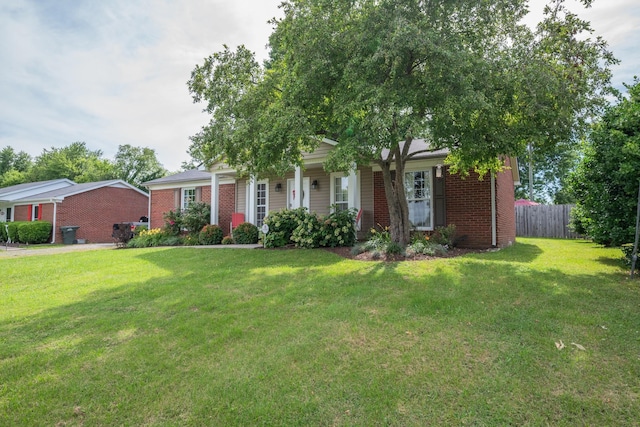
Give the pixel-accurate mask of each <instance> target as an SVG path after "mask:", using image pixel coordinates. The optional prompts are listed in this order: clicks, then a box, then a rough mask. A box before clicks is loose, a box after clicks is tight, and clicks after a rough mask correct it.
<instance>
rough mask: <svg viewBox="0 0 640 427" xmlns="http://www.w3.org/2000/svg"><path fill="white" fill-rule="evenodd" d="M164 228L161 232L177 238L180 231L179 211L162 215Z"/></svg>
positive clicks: (180, 215) (180, 218)
mask: <svg viewBox="0 0 640 427" xmlns="http://www.w3.org/2000/svg"><path fill="white" fill-rule="evenodd" d="M162 219H163V220H164V226H163V227H162V230H163V231H164V232H165V234H167V235H171V236H178V235H179V234H180V232H181V231H182V212H181V211H179V210H176V211H173V210H171V211H169V212H165V213H164V214H163V215H162Z"/></svg>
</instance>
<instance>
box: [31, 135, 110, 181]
mask: <svg viewBox="0 0 640 427" xmlns="http://www.w3.org/2000/svg"><path fill="white" fill-rule="evenodd" d="M29 175H30V181H31V182H36V181H47V180H50V179H60V178H67V179H70V180H72V181H75V182H78V183H83V182H92V181H102V180H106V179H113V178H114V177H115V172H114V169H113V165H112V164H111V162H110V161H109V160H107V159H104V158H103V157H102V151H100V150H90V149H88V148H87V145H86V143H84V142H74V143H72V144H70V145H68V146H66V147H62V148H56V147H52V148H51V149H50V150H47V149H44V150H42V154H40V155H39V156H37V157H36V159H35V162H34V164H33V167H32V168H31V171H30V174H29Z"/></svg>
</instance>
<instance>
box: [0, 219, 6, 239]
mask: <svg viewBox="0 0 640 427" xmlns="http://www.w3.org/2000/svg"><path fill="white" fill-rule="evenodd" d="M5 225H7V224H6V223H4V222H0V242H6V241H7V228H6V227H5Z"/></svg>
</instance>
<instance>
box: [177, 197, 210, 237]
mask: <svg viewBox="0 0 640 427" xmlns="http://www.w3.org/2000/svg"><path fill="white" fill-rule="evenodd" d="M210 222H211V206H209V205H208V204H207V203H204V202H195V203H191V204H190V205H189V207H188V208H187V209H185V210H184V212H182V218H181V224H182V227H183V228H184V229H185V230H187V233H188V234H190V235H192V236H193V235H198V234H199V233H200V230H202V227H204V226H205V225H208V224H209V223H210Z"/></svg>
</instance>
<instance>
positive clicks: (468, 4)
mask: <svg viewBox="0 0 640 427" xmlns="http://www.w3.org/2000/svg"><path fill="white" fill-rule="evenodd" d="M582 3H583V4H584V5H585V6H589V5H590V4H591V3H592V0H582ZM281 7H282V8H283V10H284V17H283V18H282V19H279V20H273V21H272V23H273V26H274V31H273V33H272V35H271V37H270V40H269V42H270V48H271V51H270V57H269V60H268V61H267V62H266V63H265V65H264V66H263V67H261V66H260V65H259V64H258V63H257V62H256V60H255V58H254V55H253V54H252V53H251V52H249V51H248V50H247V49H246V48H244V47H242V46H241V47H239V48H238V49H237V50H236V51H231V50H230V49H229V48H226V47H225V49H224V51H222V52H218V53H215V54H213V55H212V56H210V57H208V58H206V59H205V61H204V63H203V64H202V65H198V66H196V68H195V69H194V70H193V72H192V74H191V79H190V80H189V82H188V85H189V90H190V91H191V93H192V95H193V99H194V101H195V102H201V101H204V102H206V104H207V106H206V111H207V112H208V113H209V114H211V121H210V123H209V124H208V125H207V126H205V127H204V128H203V129H202V131H201V132H200V133H198V134H197V135H195V136H194V137H192V145H191V147H190V153H191V155H192V157H193V158H195V159H199V160H201V161H204V162H205V163H206V164H209V165H210V164H212V163H213V162H216V161H220V160H224V161H225V162H227V163H228V164H229V165H231V166H233V167H235V168H237V169H238V170H240V171H242V172H247V173H253V174H258V175H260V174H266V173H276V174H279V175H283V174H284V173H286V172H287V171H289V170H290V169H291V168H292V167H293V166H295V165H302V164H303V159H302V153H303V152H309V151H313V150H314V149H315V148H316V147H317V146H318V144H319V141H321V140H322V139H323V138H329V139H331V140H333V141H336V142H337V143H338V144H337V146H336V148H335V149H334V150H333V151H332V153H331V154H330V157H329V158H328V160H327V162H326V164H325V169H327V170H328V171H347V170H350V169H352V168H353V167H354V165H355V164H363V165H365V164H366V165H368V164H371V163H374V164H377V165H378V166H379V167H380V168H381V170H382V175H383V179H384V189H385V195H386V199H387V204H388V206H389V215H390V222H391V224H390V233H391V239H392V240H393V241H394V242H396V243H397V244H399V245H401V246H406V244H407V243H408V242H409V240H410V229H411V224H410V222H409V208H408V205H407V200H406V194H405V191H406V190H405V182H404V179H405V176H404V168H405V164H406V162H407V161H409V160H411V159H412V158H413V157H415V156H416V155H419V154H421V153H424V151H425V150H422V151H420V150H416V149H415V144H414V140H415V139H418V138H422V139H426V140H427V141H429V144H430V146H429V148H428V149H427V150H438V149H443V148H447V149H449V151H450V155H449V157H448V159H447V162H448V163H449V164H450V165H451V167H452V170H453V171H454V172H456V171H457V172H460V173H462V174H463V175H464V174H467V173H468V171H469V170H472V169H474V170H476V171H477V172H479V173H480V174H481V176H482V175H484V174H486V173H488V172H495V171H500V170H502V167H503V165H502V162H501V161H500V156H504V155H518V154H520V153H522V152H523V151H524V149H525V147H526V146H527V143H529V142H531V141H534V142H535V144H536V146H538V147H545V146H551V147H553V146H554V145H555V144H557V143H559V142H561V141H568V140H573V137H575V135H576V133H580V132H581V131H582V130H583V129H584V128H585V123H586V121H587V119H588V118H589V117H590V116H591V115H593V114H594V113H597V112H598V111H599V108H600V106H601V105H602V104H603V102H604V101H603V99H604V95H605V94H606V93H607V90H608V87H609V86H608V85H609V79H610V72H609V70H608V68H607V67H608V66H609V64H611V63H614V62H615V59H614V58H613V57H612V56H611V54H610V53H609V52H608V51H607V50H606V43H605V42H604V41H602V40H601V39H599V38H598V39H597V40H592V39H588V38H586V37H583V35H584V34H585V33H587V34H588V33H589V32H590V31H591V29H590V27H589V24H588V23H587V22H584V21H582V20H580V19H578V18H577V16H576V15H575V14H573V13H571V12H569V11H568V10H567V8H566V7H565V6H564V1H563V0H554V1H552V2H551V4H550V5H549V6H548V7H547V8H546V10H545V19H544V20H543V21H542V22H541V23H540V24H539V25H538V27H537V29H536V30H531V29H529V28H528V27H526V26H524V25H521V24H520V21H521V19H522V18H523V16H524V15H525V14H526V13H527V2H526V1H523V0H495V1H483V2H479V1H475V0H473V1H472V0H455V1H454V0H441V1H435V2H425V1H419V0H407V1H402V2H399V1H397V0H379V1H373V0H362V1H347V0H340V1H338V0H336V1H327V0H288V1H284V2H283V3H282V6H281ZM394 170H395V174H394V172H393V171H394Z"/></svg>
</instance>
